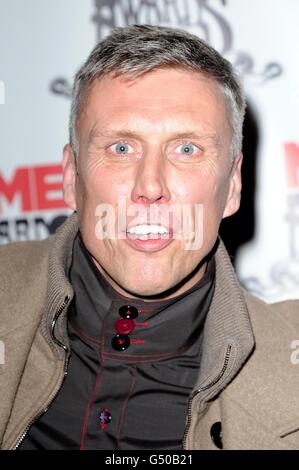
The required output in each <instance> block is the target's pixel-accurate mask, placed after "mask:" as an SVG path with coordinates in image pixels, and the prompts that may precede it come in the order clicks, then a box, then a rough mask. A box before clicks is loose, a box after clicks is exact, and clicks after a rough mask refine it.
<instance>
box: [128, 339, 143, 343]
mask: <svg viewBox="0 0 299 470" xmlns="http://www.w3.org/2000/svg"><path fill="white" fill-rule="evenodd" d="M131 344H144V339H134V338H132V339H131Z"/></svg>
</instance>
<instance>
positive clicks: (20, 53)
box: [0, 0, 299, 301]
mask: <svg viewBox="0 0 299 470" xmlns="http://www.w3.org/2000/svg"><path fill="white" fill-rule="evenodd" d="M298 18H299V2H298V1H297V0H263V1H260V0H210V1H209V0H135V1H134V0H131V1H130V0H111V1H107V0H106V1H105V0H98V1H97V0H76V1H74V0H26V1H23V0H9V1H7V0H0V142H1V160H0V244H3V243H8V242H12V241H16V240H25V239H33V238H42V237H45V236H47V235H48V233H49V232H51V231H53V230H54V229H55V227H56V226H57V225H58V224H59V223H60V222H61V220H62V219H61V217H62V216H65V215H66V214H67V213H68V211H67V209H66V208H65V207H64V205H63V201H62V198H61V190H60V184H61V167H60V162H61V153H62V147H63V145H64V144H65V143H66V142H67V139H68V134H67V127H68V114H69V98H68V94H69V91H70V85H71V82H72V77H73V75H74V73H75V71H76V70H77V69H78V67H79V66H80V65H81V63H82V62H83V61H84V60H85V58H86V57H87V55H88V54H89V52H90V50H91V49H92V48H93V46H94V45H95V43H96V42H97V40H98V39H100V38H101V37H103V36H104V35H106V34H107V33H108V32H109V30H110V28H111V26H114V25H117V26H123V25H126V24H132V23H145V22H146V23H154V24H159V23H160V24H164V25H172V26H179V27H182V28H185V29H187V30H189V31H191V32H193V33H196V34H198V35H199V36H201V37H203V38H204V39H206V40H208V42H210V44H212V45H213V46H214V47H216V48H217V49H218V50H219V51H220V52H222V53H223V54H224V55H225V56H226V57H227V58H229V59H230V60H231V61H232V62H233V64H234V65H235V67H236V68H237V69H238V70H239V71H240V72H241V73H242V75H243V77H244V84H245V87H246V91H247V96H248V100H249V103H250V106H251V109H252V110H253V113H254V116H255V119H256V122H257V125H258V134H259V139H258V148H257V189H256V193H255V218H256V228H255V233H254V238H253V239H252V240H251V241H250V242H248V243H247V244H245V245H243V246H242V247H241V249H240V250H239V251H238V256H237V259H236V268H237V272H238V275H239V278H240V279H241V280H242V281H243V283H244V284H245V286H246V287H247V288H249V289H250V290H252V291H253V292H255V293H256V294H257V295H259V296H260V297H262V298H264V299H266V300H268V301H276V300H279V299H284V298H290V297H294V298H296V297H298V296H299V234H298V232H297V233H296V229H297V225H298V226H299V171H298V169H299V137H298V109H299V83H298V77H299V59H298V57H297V47H298V46H297V45H298V43H299V41H298V39H299V32H298V21H297V20H298ZM297 145H298V147H297ZM246 158H250V155H246ZM297 219H298V220H297ZM0 262H1V261H0Z"/></svg>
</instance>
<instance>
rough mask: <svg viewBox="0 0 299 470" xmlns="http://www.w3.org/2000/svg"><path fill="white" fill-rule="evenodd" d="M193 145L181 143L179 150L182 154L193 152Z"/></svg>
mask: <svg viewBox="0 0 299 470" xmlns="http://www.w3.org/2000/svg"><path fill="white" fill-rule="evenodd" d="M195 149H196V147H195V145H193V144H183V145H180V151H181V152H182V153H183V154H184V155H192V154H193V153H194V152H195Z"/></svg>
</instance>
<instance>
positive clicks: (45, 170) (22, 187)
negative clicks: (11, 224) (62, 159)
mask: <svg viewBox="0 0 299 470" xmlns="http://www.w3.org/2000/svg"><path fill="white" fill-rule="evenodd" d="M61 176H62V166H61V165H47V166H35V167H21V168H17V169H16V170H15V172H14V174H13V175H12V177H11V178H9V179H6V178H5V177H4V176H3V174H2V173H1V172H0V214H1V213H3V206H4V204H3V203H4V201H5V202H6V203H8V204H12V203H13V202H14V200H15V199H16V197H18V198H19V200H20V209H21V210H22V211H23V212H31V211H42V210H49V209H60V208H65V207H66V206H65V203H64V201H63V198H62V183H61V179H62V178H61Z"/></svg>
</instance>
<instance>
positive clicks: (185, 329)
mask: <svg viewBox="0 0 299 470" xmlns="http://www.w3.org/2000/svg"><path fill="white" fill-rule="evenodd" d="M214 276H215V266H214V258H213V256H212V255H211V257H210V258H209V259H208V260H207V268H206V272H205V274H204V275H203V277H202V278H201V279H200V281H198V282H197V283H196V284H195V285H194V286H193V287H192V288H190V289H188V290H187V291H186V292H184V293H183V294H180V295H177V296H175V297H173V298H171V299H167V300H154V301H146V302H145V301H143V300H142V299H133V298H130V297H127V296H124V295H122V294H120V293H119V292H117V291H116V290H115V289H114V288H113V287H112V285H111V284H110V283H109V282H108V281H107V280H106V279H105V278H104V276H103V275H102V274H101V273H100V271H99V270H98V268H97V267H96V265H95V263H94V261H93V259H92V256H91V255H90V253H89V252H88V250H87V248H86V247H85V245H84V243H83V241H82V239H81V237H80V235H79V234H78V236H77V237H76V238H75V241H74V249H73V261H72V266H71V269H70V281H71V284H72V287H73V289H74V292H75V298H74V302H73V308H71V309H70V314H69V322H70V324H71V325H72V326H73V327H74V328H76V329H77V331H78V332H81V334H82V338H81V339H83V340H84V338H90V339H91V340H92V343H91V344H94V345H95V347H97V348H99V346H100V344H101V342H102V343H103V344H102V349H103V351H102V352H104V353H105V354H106V355H109V356H113V357H115V356H116V357H118V358H119V359H120V360H121V359H122V358H126V359H129V358H132V359H134V358H135V359H137V358H138V360H143V359H148V358H149V357H151V358H153V357H157V358H161V357H164V356H169V355H174V354H180V353H181V352H182V351H185V350H186V349H188V348H189V347H190V346H191V345H193V343H195V342H200V338H201V332H202V330H203V325H204V321H205V318H206V315H207V312H208V309H209V306H210V303H211V300H212V296H213V290H214ZM128 305H129V306H132V307H134V308H136V309H137V311H138V316H137V318H135V319H134V320H133V322H134V326H135V328H134V330H133V331H132V332H131V333H130V334H129V336H128V338H129V341H130V345H129V346H128V348H127V349H126V350H125V351H117V350H116V349H115V348H113V346H112V344H111V341H112V339H113V338H114V337H115V335H116V334H117V328H116V327H115V322H116V321H117V320H120V319H121V318H122V317H121V316H120V314H119V309H120V308H121V307H123V306H128Z"/></svg>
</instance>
